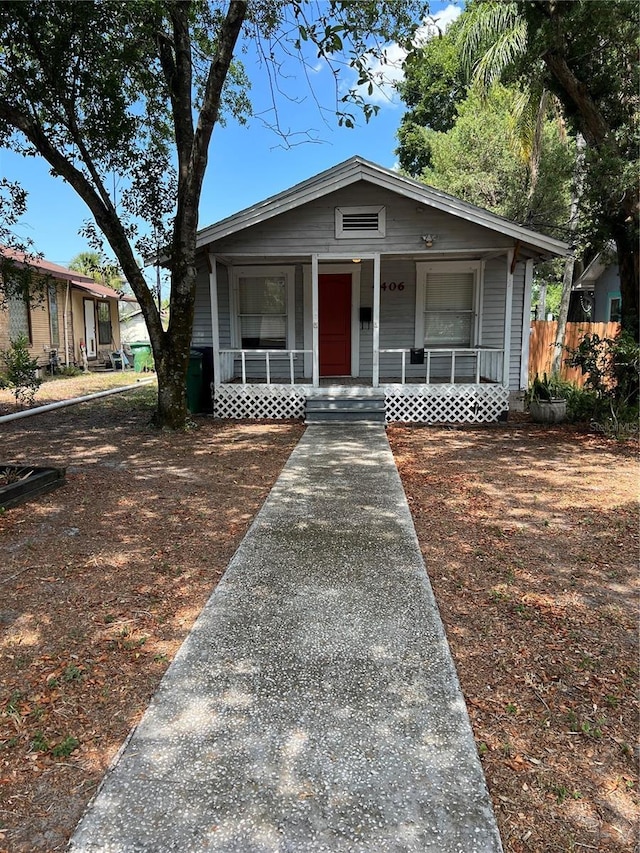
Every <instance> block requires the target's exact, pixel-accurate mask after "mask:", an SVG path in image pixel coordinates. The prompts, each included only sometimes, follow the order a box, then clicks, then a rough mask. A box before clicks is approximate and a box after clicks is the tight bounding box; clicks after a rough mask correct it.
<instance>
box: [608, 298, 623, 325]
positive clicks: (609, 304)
mask: <svg viewBox="0 0 640 853" xmlns="http://www.w3.org/2000/svg"><path fill="white" fill-rule="evenodd" d="M614 302H619V303H620V307H622V299H621V297H620V291H619V290H610V291H609V293H607V323H619V322H620V321H619V320H612V319H611V309H612V308H613V303H614Z"/></svg>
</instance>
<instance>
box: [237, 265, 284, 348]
mask: <svg viewBox="0 0 640 853" xmlns="http://www.w3.org/2000/svg"><path fill="white" fill-rule="evenodd" d="M238 322H239V326H240V344H241V346H242V348H243V349H286V348H287V279H286V276H265V275H256V276H240V277H239V278H238Z"/></svg>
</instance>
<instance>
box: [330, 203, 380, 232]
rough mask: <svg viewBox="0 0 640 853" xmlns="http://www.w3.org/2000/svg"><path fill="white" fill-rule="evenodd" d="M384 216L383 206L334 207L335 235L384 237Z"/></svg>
mask: <svg viewBox="0 0 640 853" xmlns="http://www.w3.org/2000/svg"><path fill="white" fill-rule="evenodd" d="M385 229H386V216H385V209H384V207H377V206H371V205H365V206H360V207H336V237H337V238H339V239H348V238H350V237H351V238H356V237H384V236H385Z"/></svg>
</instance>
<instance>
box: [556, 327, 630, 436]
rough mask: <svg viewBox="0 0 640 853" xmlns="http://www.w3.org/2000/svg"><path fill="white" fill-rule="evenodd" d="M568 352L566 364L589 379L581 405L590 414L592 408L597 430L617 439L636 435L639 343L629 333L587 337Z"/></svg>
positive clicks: (592, 418)
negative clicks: (605, 336)
mask: <svg viewBox="0 0 640 853" xmlns="http://www.w3.org/2000/svg"><path fill="white" fill-rule="evenodd" d="M568 352H569V357H568V358H567V359H566V363H567V364H568V365H570V366H571V367H578V368H580V370H581V371H582V374H583V375H584V376H585V377H586V380H585V392H584V393H585V397H584V399H583V400H582V401H580V405H581V406H582V408H583V409H584V411H585V412H587V411H588V404H589V403H591V404H592V406H593V410H592V413H591V415H590V417H591V420H592V422H593V425H594V427H595V428H596V429H597V430H598V431H600V432H604V433H605V434H606V435H610V436H613V437H616V438H623V437H627V436H629V435H637V433H638V388H639V386H640V346H639V345H638V344H637V343H636V341H635V340H634V339H633V338H632V337H631V335H629V334H628V333H626V332H622V333H621V334H620V335H618V337H617V338H601V337H600V336H599V335H597V334H593V335H589V334H587V335H585V336H584V337H583V338H582V340H581V341H580V343H579V345H578V346H577V347H576V348H575V349H573V350H571V349H569V350H568ZM576 408H577V405H576Z"/></svg>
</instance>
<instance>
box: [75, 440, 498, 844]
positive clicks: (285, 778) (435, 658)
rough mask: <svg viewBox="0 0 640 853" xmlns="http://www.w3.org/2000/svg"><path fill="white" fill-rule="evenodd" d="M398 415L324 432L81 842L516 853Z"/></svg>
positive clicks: (288, 470) (198, 628) (217, 596)
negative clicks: (415, 504)
mask: <svg viewBox="0 0 640 853" xmlns="http://www.w3.org/2000/svg"><path fill="white" fill-rule="evenodd" d="M501 849H502V848H501V844H500V839H499V835H498V830H497V827H496V823H495V818H494V815H493V812H492V808H491V802H490V799H489V796H488V793H487V790H486V786H485V781H484V776H483V772H482V767H481V765H480V761H479V759H478V755H477V749H476V745H475V741H474V738H473V734H472V731H471V726H470V724H469V719H468V716H467V711H466V707H465V703H464V698H463V696H462V693H461V690H460V686H459V684H458V680H457V677H456V673H455V669H454V666H453V663H452V660H451V655H450V652H449V647H448V644H447V640H446V637H445V634H444V629H443V626H442V622H441V620H440V616H439V613H438V609H437V605H436V603H435V600H434V598H433V593H432V591H431V587H430V584H429V580H428V577H427V574H426V571H425V566H424V562H423V559H422V556H421V553H420V550H419V548H418V541H417V539H416V534H415V530H414V527H413V522H412V519H411V514H410V512H409V507H408V505H407V501H406V497H405V495H404V492H403V489H402V485H401V483H400V478H399V476H398V473H397V470H396V468H395V464H394V460H393V457H392V455H391V451H390V449H389V445H388V442H387V439H386V435H385V431H384V427H383V426H375V427H371V426H363V425H353V427H352V428H351V429H350V430H349V431H348V432H345V430H344V429H343V428H341V427H335V426H311V427H309V428H308V429H307V431H306V433H305V435H304V436H303V437H302V439H301V440H300V442H299V444H298V446H297V447H296V449H295V450H294V452H293V453H292V455H291V457H290V459H289V461H288V462H287V464H286V466H285V468H284V470H283V472H282V474H281V475H280V478H279V480H278V481H277V483H276V485H275V486H274V488H273V490H272V492H271V494H270V495H269V497H268V498H267V501H266V503H265V504H264V506H263V508H262V510H261V511H260V513H259V514H258V516H257V517H256V520H255V521H254V524H253V525H252V527H251V528H250V529H249V532H248V533H247V535H246V536H245V539H244V540H243V542H242V543H241V545H240V547H239V549H238V551H237V552H236V554H235V556H234V558H233V559H232V561H231V563H230V565H229V567H228V569H227V571H226V573H225V575H224V578H223V579H222V581H221V582H220V583H219V584H218V587H217V588H216V590H215V592H214V593H213V595H212V597H211V599H210V600H209V602H208V604H207V605H206V607H205V609H204V611H203V613H202V614H201V616H200V618H199V619H198V621H197V622H196V624H195V626H194V628H193V630H192V632H191V634H190V635H189V637H188V638H187V640H186V642H185V643H184V645H183V647H182V649H181V650H180V652H179V653H178V656H177V657H176V659H175V661H174V662H173V664H172V665H171V667H170V668H169V670H168V672H167V674H166V675H165V677H164V679H163V681H162V683H161V685H160V688H159V690H158V692H157V694H156V696H155V697H154V699H153V701H152V703H151V705H150V708H149V710H148V711H147V713H146V715H145V717H144V718H143V720H142V722H141V723H140V724H139V725H138V727H137V729H136V730H135V732H134V734H133V736H132V737H131V739H130V740H129V742H128V744H127V746H126V748H125V750H124V751H123V753H122V755H121V756H120V759H119V761H118V763H117V764H116V765H115V767H114V768H113V769H112V770H111V771H110V772H109V773H108V774H107V777H106V779H105V781H104V783H103V786H102V788H101V789H100V791H99V793H98V795H97V797H96V799H95V800H94V801H93V803H92V805H91V806H90V808H89V810H88V812H87V813H86V815H85V817H84V819H83V821H82V822H81V824H80V826H79V828H78V830H77V831H76V834H75V836H74V838H73V839H72V841H71V845H70V851H71V853H97V851H99V850H101V851H107V850H113V851H115V850H131V851H133V850H137V851H141V853H142V851H154V853H163V851H169V850H181V851H185V853H186V851H202V850H208V851H212V853H213V851H219V853H247V851H258V850H260V851H266V850H272V851H275V850H287V851H289V853H309V851H317V853H320V851H332V853H349V851H351V853H354V851H359V853H443V851H454V850H464V851H465V853H480V851H482V853H499V851H500V850H501Z"/></svg>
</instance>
